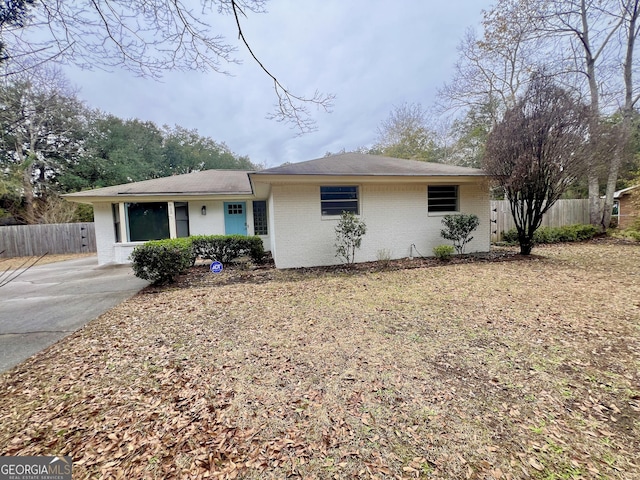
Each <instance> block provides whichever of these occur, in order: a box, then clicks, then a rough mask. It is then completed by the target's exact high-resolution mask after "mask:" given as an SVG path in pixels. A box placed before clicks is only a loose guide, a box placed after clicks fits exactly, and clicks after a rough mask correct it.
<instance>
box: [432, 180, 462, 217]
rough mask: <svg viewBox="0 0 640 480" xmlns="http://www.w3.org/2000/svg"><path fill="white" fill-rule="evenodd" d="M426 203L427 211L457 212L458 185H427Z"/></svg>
mask: <svg viewBox="0 0 640 480" xmlns="http://www.w3.org/2000/svg"><path fill="white" fill-rule="evenodd" d="M427 203H428V208H427V210H428V211H429V213H440V212H457V211H458V209H459V201H458V185H429V187H428V188H427Z"/></svg>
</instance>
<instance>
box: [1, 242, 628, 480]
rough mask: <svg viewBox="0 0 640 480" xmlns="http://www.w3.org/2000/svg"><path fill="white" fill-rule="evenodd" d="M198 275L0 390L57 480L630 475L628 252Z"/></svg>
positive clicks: (10, 429) (53, 350)
mask: <svg viewBox="0 0 640 480" xmlns="http://www.w3.org/2000/svg"><path fill="white" fill-rule="evenodd" d="M535 253H536V255H537V256H535V257H530V258H521V257H519V256H518V255H517V254H516V253H515V252H513V251H508V252H505V253H504V254H502V258H501V257H500V255H496V257H494V258H486V259H483V258H479V257H475V258H464V259H457V260H456V261H453V262H450V263H448V264H442V263H434V262H435V261H432V260H428V261H419V260H415V259H414V260H412V261H403V262H397V264H394V265H393V266H392V265H389V266H387V267H386V268H380V266H379V265H375V264H369V265H359V266H358V267H357V268H354V269H345V268H341V267H331V268H323V269H306V270H293V271H277V270H274V269H269V268H262V269H257V270H251V271H243V270H234V269H226V270H225V271H224V272H223V273H222V274H220V275H214V274H211V273H209V272H208V271H207V270H206V269H205V268H204V267H201V268H200V269H194V270H192V271H191V272H189V274H187V275H185V276H183V277H181V279H180V281H179V283H178V284H176V285H172V286H168V287H164V288H156V287H154V288H149V289H146V290H144V291H143V292H142V293H141V294H140V295H137V296H135V297H133V298H132V299H130V300H129V301H127V302H125V303H123V304H122V305H120V306H119V307H117V308H115V309H113V310H111V311H110V312H108V313H106V314H105V315H103V316H102V317H100V318H99V319H97V320H95V321H93V322H91V323H90V324H89V325H87V326H86V327H84V328H83V329H82V330H80V331H79V332H77V333H75V334H74V335H72V336H71V337H69V338H68V339H66V340H64V341H62V342H59V343H58V344H56V345H54V346H52V347H50V348H49V349H48V350H46V351H44V352H42V353H41V354H39V355H37V356H35V357H33V358H31V359H30V360H28V361H27V362H25V363H24V364H22V365H19V366H18V367H16V368H14V369H13V370H11V371H9V372H7V373H6V374H4V375H3V376H1V377H0V402H2V405H3V409H2V412H1V413H0V415H1V417H0V420H1V421H0V453H1V454H3V455H40V454H53V453H56V454H65V455H71V456H72V457H73V459H74V478H95V477H104V478H205V477H214V478H248V479H262V478H449V479H453V478H455V479H459V478H462V479H464V478H470V479H472V478H477V479H485V478H497V479H516V478H539V479H550V478H558V479H559V478H566V479H571V478H573V479H578V478H594V479H595V478H613V479H634V478H640V465H639V462H638V460H637V459H638V458H640V433H639V432H640V423H639V422H640V420H639V419H640V307H639V306H638V298H640V281H639V277H640V247H638V246H634V245H610V244H601V243H585V244H580V245H557V246H552V247H543V248H537V249H536V251H535Z"/></svg>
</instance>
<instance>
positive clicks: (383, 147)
mask: <svg viewBox="0 0 640 480" xmlns="http://www.w3.org/2000/svg"><path fill="white" fill-rule="evenodd" d="M436 150H437V145H436V142H435V133H434V132H432V131H431V130H430V129H429V127H428V126H427V113H426V111H425V110H424V109H423V108H422V105H420V104H419V103H411V104H409V103H403V104H402V105H400V106H396V107H393V109H392V110H391V112H390V113H389V116H388V117H387V118H386V119H385V120H384V121H382V123H381V124H380V126H379V127H378V137H377V140H376V143H375V145H374V146H373V149H372V151H373V152H376V153H378V154H380V155H386V156H389V157H395V158H406V159H411V160H425V161H434V160H436V155H437V153H436Z"/></svg>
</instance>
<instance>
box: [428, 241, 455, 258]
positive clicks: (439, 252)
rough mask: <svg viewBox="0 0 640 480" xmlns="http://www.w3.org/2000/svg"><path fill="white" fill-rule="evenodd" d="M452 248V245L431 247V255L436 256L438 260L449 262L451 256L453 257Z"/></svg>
mask: <svg viewBox="0 0 640 480" xmlns="http://www.w3.org/2000/svg"><path fill="white" fill-rule="evenodd" d="M454 250H455V249H454V248H453V246H452V245H438V246H437V247H433V254H434V255H435V256H436V258H437V259H438V260H443V261H446V260H451V255H453V252H454Z"/></svg>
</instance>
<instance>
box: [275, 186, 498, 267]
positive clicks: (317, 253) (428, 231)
mask: <svg viewBox="0 0 640 480" xmlns="http://www.w3.org/2000/svg"><path fill="white" fill-rule="evenodd" d="M359 187H360V189H359V192H360V217H361V218H362V219H363V220H364V221H365V223H366V224H367V233H366V235H365V236H364V237H363V240H362V248H361V249H360V250H358V251H357V252H356V261H359V262H365V261H372V260H377V259H378V256H379V252H382V251H383V250H386V251H388V252H390V254H391V258H403V257H407V256H409V255H410V252H411V249H412V247H411V246H412V245H414V246H415V248H414V249H413V255H414V256H419V255H424V256H431V255H433V252H432V250H433V247H435V246H436V245H440V244H443V243H449V242H447V241H445V240H443V239H442V238H441V237H440V230H441V228H442V223H441V220H442V215H434V214H428V212H427V185H426V184H395V185H387V184H363V185H359ZM459 195H460V209H461V212H462V213H475V214H476V215H478V217H480V226H479V227H478V229H477V230H476V231H475V232H474V235H473V236H474V240H473V241H472V242H471V243H470V244H469V245H468V246H467V250H466V251H467V252H478V251H488V250H489V246H490V245H489V231H490V225H489V219H490V212H489V192H488V189H487V188H486V186H484V185H483V184H463V185H460V189H459ZM272 199H273V200H272V211H273V213H272V217H273V218H272V222H273V232H272V234H273V233H275V236H274V238H273V243H274V244H275V245H277V252H275V253H274V259H275V261H276V266H277V267H278V268H292V267H307V266H315V265H332V264H338V263H340V260H339V259H338V258H336V256H335V246H334V243H335V231H334V229H335V226H336V224H337V221H338V218H336V217H330V218H326V217H325V218H323V217H322V215H321V213H320V185H274V186H273V187H272Z"/></svg>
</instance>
